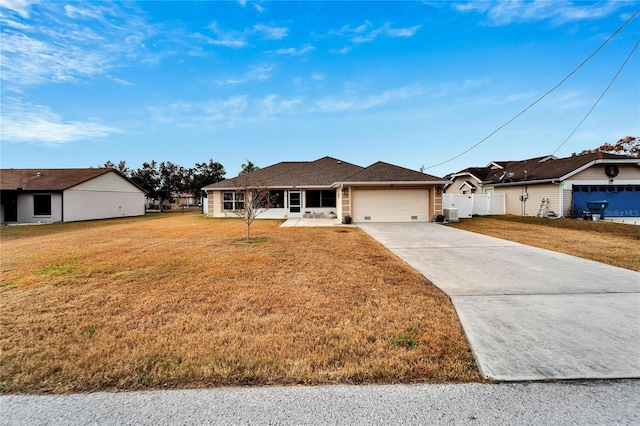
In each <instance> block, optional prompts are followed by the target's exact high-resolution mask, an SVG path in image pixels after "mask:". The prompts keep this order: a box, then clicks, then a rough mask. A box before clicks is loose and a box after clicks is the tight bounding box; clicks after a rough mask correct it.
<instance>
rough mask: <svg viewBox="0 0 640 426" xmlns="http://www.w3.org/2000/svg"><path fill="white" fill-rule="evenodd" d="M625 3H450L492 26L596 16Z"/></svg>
mask: <svg viewBox="0 0 640 426" xmlns="http://www.w3.org/2000/svg"><path fill="white" fill-rule="evenodd" d="M625 5H626V2H623V1H618V0H607V1H599V2H572V1H568V0H555V1H526V0H513V1H492V2H490V1H483V2H468V3H454V4H453V8H454V9H456V10H458V11H459V12H476V13H480V14H483V15H487V17H488V18H489V20H490V21H491V23H492V24H494V25H507V24H510V23H512V22H528V21H543V20H550V21H552V22H554V23H557V24H562V23H565V22H573V21H580V20H589V19H599V18H602V17H605V16H608V15H610V14H611V13H613V12H615V11H616V10H617V9H619V8H621V7H623V6H625Z"/></svg>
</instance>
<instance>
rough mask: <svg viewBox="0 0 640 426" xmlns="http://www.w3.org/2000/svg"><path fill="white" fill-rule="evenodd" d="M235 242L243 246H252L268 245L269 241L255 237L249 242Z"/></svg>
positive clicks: (243, 240) (244, 240) (245, 240)
mask: <svg viewBox="0 0 640 426" xmlns="http://www.w3.org/2000/svg"><path fill="white" fill-rule="evenodd" d="M234 242H235V243H236V244H238V245H241V246H252V245H256V244H263V243H266V242H267V239H266V238H265V237H254V238H251V239H250V240H249V241H247V239H246V238H244V239H242V240H236V241H234Z"/></svg>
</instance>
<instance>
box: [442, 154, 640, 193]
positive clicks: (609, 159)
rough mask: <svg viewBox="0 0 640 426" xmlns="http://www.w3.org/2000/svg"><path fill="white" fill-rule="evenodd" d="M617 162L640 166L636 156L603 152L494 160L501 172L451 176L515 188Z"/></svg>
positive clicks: (466, 171)
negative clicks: (527, 183) (516, 185)
mask: <svg viewBox="0 0 640 426" xmlns="http://www.w3.org/2000/svg"><path fill="white" fill-rule="evenodd" d="M616 161H624V162H631V163H634V162H635V163H640V160H639V159H637V158H634V157H629V156H626V155H618V154H608V153H603V152H593V153H588V154H580V155H573V156H571V157H565V158H556V157H554V156H551V155H545V156H541V157H535V158H529V159H526V160H520V161H500V162H498V161H494V162H492V163H489V164H490V165H491V164H500V165H501V166H502V169H498V168H491V167H489V166H487V167H469V168H466V169H464V170H461V171H459V172H457V173H453V174H452V175H451V176H452V177H455V176H465V175H472V176H474V177H476V178H478V179H479V180H481V181H482V183H483V184H484V185H496V186H499V185H513V184H518V183H522V182H533V181H550V180H562V179H567V178H568V177H570V176H572V175H573V174H575V173H578V172H580V171H581V170H583V169H584V168H587V167H589V166H591V165H593V164H596V163H598V162H600V163H615V162H616ZM525 171H526V173H525Z"/></svg>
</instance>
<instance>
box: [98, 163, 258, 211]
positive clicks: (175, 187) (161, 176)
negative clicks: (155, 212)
mask: <svg viewBox="0 0 640 426" xmlns="http://www.w3.org/2000/svg"><path fill="white" fill-rule="evenodd" d="M103 167H107V168H112V169H115V170H118V171H119V172H120V173H122V174H123V175H125V176H126V177H128V178H129V179H131V180H132V181H133V182H135V183H136V184H137V185H139V186H140V187H141V188H143V189H144V190H145V191H146V192H147V197H148V198H149V199H154V200H159V201H160V203H162V202H163V201H165V200H171V199H172V198H173V197H174V194H178V193H186V194H191V195H193V196H194V197H195V198H200V197H204V196H205V195H206V194H205V192H204V191H202V187H204V186H207V185H211V184H212V183H216V182H219V181H221V180H223V179H224V178H225V175H226V171H225V169H224V166H223V165H222V164H220V163H219V162H217V161H213V159H209V162H205V163H195V165H194V166H193V167H190V168H187V167H183V166H180V165H178V164H174V163H172V162H171V161H163V162H160V163H158V162H157V161H155V160H152V161H151V162H148V163H147V162H145V163H142V167H139V168H138V169H132V168H130V167H129V166H128V165H127V163H126V161H120V162H118V164H114V163H113V162H111V161H107V162H106V163H104V166H103ZM257 169H259V167H258V166H256V165H255V164H253V163H252V162H251V161H249V160H247V162H246V163H245V164H243V165H242V171H241V172H240V174H245V173H249V172H252V171H254V170H257Z"/></svg>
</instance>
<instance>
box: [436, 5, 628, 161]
mask: <svg viewBox="0 0 640 426" xmlns="http://www.w3.org/2000/svg"><path fill="white" fill-rule="evenodd" d="M638 13H640V9H638V10H636V11H635V12H634V13H633V15H631V17H629V19H627V20H626V21H625V22H624V23H623V24H622V25H621V26H620V27H619V28H618V29H617V30H615V31H614V32H613V34H611V35H610V36H609V38H607V39H606V40H605V41H604V43H602V44H601V45H600V47H598V48H597V49H596V50H594V51H593V53H592V54H591V55H589V56H588V57H587V59H585V60H584V61H582V63H581V64H580V65H578V66H577V67H576V68H575V69H574V70H573V71H571V72H570V73H569V74H567V76H566V77H565V78H563V79H562V80H560V82H559V83H558V84H556V85H555V86H553V87H552V88H551V89H550V90H549V91H547V92H546V93H545V94H544V95H542V96H540V97H539V98H538V99H536V100H535V101H534V102H533V103H532V104H530V105H529V106H528V107H526V108H525V109H523V110H522V111H520V112H519V113H518V114H516V115H514V116H513V117H512V118H511V119H509V120H508V121H507V122H506V123H504V124H502V125H501V126H500V127H498V128H497V129H495V130H494V131H493V132H491V133H489V134H488V135H487V136H485V137H484V138H482V139H481V140H479V141H478V142H476V143H475V144H473V145H472V146H471V147H470V148H468V149H466V150H464V151H462V152H461V153H460V154H458V155H456V156H454V157H451V158H450V159H448V160H446V161H443V162H441V163H438V164H434V165H432V166H429V167H425V170H426V169H431V168H433V167H438V166H441V165H443V164H447V163H449V162H451V161H453V160H455V159H456V158H460V157H462V156H463V155H464V154H466V153H467V152H469V151H471V150H472V149H474V148H476V147H477V146H478V145H480V144H482V143H483V142H485V141H486V140H487V139H489V138H490V137H491V136H493V135H495V134H496V133H498V132H499V131H500V130H502V129H503V128H505V127H507V126H508V125H509V124H511V122H513V121H514V120H515V119H516V118H518V117H520V116H521V115H522V114H524V113H525V112H527V111H528V110H530V109H531V108H532V107H533V106H534V105H536V104H537V103H538V102H540V101H541V100H543V99H544V98H546V97H547V95H549V94H551V93H552V92H553V91H555V90H556V89H557V88H558V87H560V86H561V85H562V84H564V82H565V81H567V80H568V79H569V78H570V77H571V76H572V75H573V74H575V73H576V72H577V71H578V70H579V69H580V68H582V67H583V66H584V65H585V64H586V63H587V62H589V61H590V60H591V58H593V57H594V56H595V55H596V54H597V53H598V52H599V51H600V50H602V48H603V47H604V46H605V45H606V44H607V43H609V42H610V41H611V40H612V39H613V38H614V37H615V36H616V35H618V33H619V32H620V31H622V29H623V28H624V27H626V26H627V24H628V23H629V22H631V21H632V20H633V18H635V17H636V15H637V14H638ZM634 50H635V48H634Z"/></svg>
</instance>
